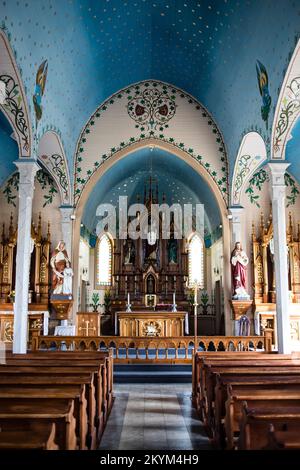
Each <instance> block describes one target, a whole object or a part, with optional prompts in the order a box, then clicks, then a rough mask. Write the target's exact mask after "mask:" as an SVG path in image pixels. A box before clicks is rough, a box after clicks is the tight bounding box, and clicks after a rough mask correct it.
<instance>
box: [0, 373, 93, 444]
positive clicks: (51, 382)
mask: <svg viewBox="0 0 300 470" xmlns="http://www.w3.org/2000/svg"><path fill="white" fill-rule="evenodd" d="M76 385H77V386H81V385H84V386H85V390H86V394H85V397H86V400H87V417H88V423H87V441H86V444H87V446H88V448H89V449H95V448H97V446H98V444H99V441H98V440H97V428H96V394H95V386H94V375H93V374H91V373H85V374H80V375H71V376H64V375H58V376H55V375H54V376H50V377H49V376H48V375H37V374H27V375H25V376H24V375H22V374H21V375H20V374H18V375H9V376H5V375H1V374H0V395H1V393H2V392H3V391H4V390H5V389H6V388H7V387H14V388H16V387H18V388H20V386H21V387H22V389H23V390H26V389H27V388H30V389H33V388H34V389H37V390H39V392H40V394H41V396H43V395H44V392H45V391H50V390H52V389H59V390H66V391H68V390H69V388H70V387H71V388H73V387H74V386H76Z"/></svg>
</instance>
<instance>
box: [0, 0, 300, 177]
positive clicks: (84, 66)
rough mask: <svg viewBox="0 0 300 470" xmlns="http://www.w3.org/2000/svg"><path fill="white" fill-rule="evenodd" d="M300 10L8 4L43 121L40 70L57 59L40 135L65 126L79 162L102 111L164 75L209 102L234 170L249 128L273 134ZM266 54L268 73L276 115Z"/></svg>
mask: <svg viewBox="0 0 300 470" xmlns="http://www.w3.org/2000/svg"><path fill="white" fill-rule="evenodd" d="M299 14H300V2H299V0H277V1H276V8H274V0H263V1H262V0H210V1H209V0H198V1H197V0H170V1H168V0H152V1H150V0H130V1H129V0H128V1H123V0H122V1H121V0H99V1H95V0H63V1H62V0H40V1H38V0H6V1H3V0H0V20H1V21H2V22H3V23H2V26H3V28H6V31H7V32H8V33H9V34H10V41H11V44H12V46H13V48H14V49H15V53H16V60H17V64H18V66H19V67H20V69H21V71H22V78H23V80H24V83H25V86H26V93H27V99H28V101H29V104H30V108H31V117H32V123H34V124H35V117H34V108H33V103H32V96H33V94H34V90H35V77H36V72H37V70H38V67H39V66H40V64H41V63H42V62H43V61H44V60H45V59H47V60H48V77H47V82H46V87H45V93H44V96H43V98H42V107H43V116H42V118H41V120H40V122H39V125H38V129H37V131H38V134H39V135H41V134H42V133H43V131H44V130H45V129H47V128H49V127H50V128H54V129H56V130H58V131H59V132H60V134H61V136H62V140H63V143H64V146H65V150H66V154H67V157H68V160H69V162H70V164H71V163H72V160H73V157H74V150H75V145H76V141H77V139H78V136H79V133H80V130H81V129H82V127H83V126H84V124H85V122H86V121H87V119H88V118H89V116H90V114H91V113H92V112H93V111H94V110H95V108H96V107H97V106H98V105H99V104H100V103H101V102H102V101H103V100H104V99H106V98H107V97H108V96H109V95H111V94H112V93H114V92H116V91H117V90H119V89H121V88H123V87H125V86H126V85H129V84H131V83H134V82H137V81H140V80H144V79H149V78H155V79H158V80H162V81H166V82H169V83H172V84H174V85H176V86H178V87H181V88H183V89H184V90H185V91H187V92H189V93H191V94H192V95H194V96H195V97H196V98H197V99H198V100H199V101H200V102H202V103H203V104H204V105H205V106H206V107H207V108H208V110H209V111H210V113H211V114H212V115H213V117H214V119H215V121H216V123H217V124H218V126H219V128H220V129H221V131H222V133H223V135H224V140H225V144H226V146H227V150H228V154H229V161H230V163H231V165H230V172H231V173H232V172H233V164H234V159H235V158H236V155H237V151H238V147H239V143H240V141H241V138H242V135H243V133H244V132H246V131H248V130H250V129H254V128H256V129H258V130H259V131H260V132H261V133H262V135H263V136H264V138H265V139H266V140H268V139H269V138H270V127H271V123H272V117H273V112H274V106H275V105H276V101H277V97H278V91H279V88H280V86H281V83H282V79H283V75H284V71H285V68H286V66H287V64H288V60H289V54H290V53H291V52H292V50H293V48H294V46H295V37H296V35H297V34H298V33H299V19H300V18H299ZM257 60H259V61H260V63H261V64H263V66H264V67H265V69H266V71H267V73H268V76H269V94H270V97H271V107H270V114H269V117H268V120H267V121H265V120H263V119H262V115H261V106H262V104H263V103H262V97H261V95H260V93H259V88H258V83H257V75H256V65H257ZM266 122H267V123H268V128H267V125H266Z"/></svg>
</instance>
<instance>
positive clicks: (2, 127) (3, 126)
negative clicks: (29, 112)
mask: <svg viewBox="0 0 300 470" xmlns="http://www.w3.org/2000/svg"><path fill="white" fill-rule="evenodd" d="M12 135H13V129H12V128H11V126H10V123H9V122H8V120H7V119H6V117H5V116H4V114H3V113H1V112H0V187H1V186H2V184H3V183H4V182H5V180H6V179H7V178H8V177H9V175H10V174H11V173H13V172H14V171H16V169H17V168H16V166H15V165H14V163H13V162H14V161H15V160H17V159H18V144H17V142H16V141H15V139H13V138H12Z"/></svg>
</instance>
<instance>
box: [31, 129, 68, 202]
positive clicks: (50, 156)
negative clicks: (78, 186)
mask: <svg viewBox="0 0 300 470" xmlns="http://www.w3.org/2000/svg"><path fill="white" fill-rule="evenodd" d="M38 159H39V161H40V162H41V163H42V165H43V166H45V167H46V168H47V170H48V171H49V173H50V174H51V176H52V177H53V179H54V180H55V182H56V184H57V186H58V188H59V191H60V196H61V201H62V204H63V205H70V204H71V202H72V187H71V183H70V174H69V168H68V164H67V159H66V155H65V151H64V148H63V145H62V142H61V139H60V137H59V135H58V134H57V133H56V132H54V131H52V130H50V131H47V132H45V133H44V134H43V136H42V137H41V139H40V141H39V146H38Z"/></svg>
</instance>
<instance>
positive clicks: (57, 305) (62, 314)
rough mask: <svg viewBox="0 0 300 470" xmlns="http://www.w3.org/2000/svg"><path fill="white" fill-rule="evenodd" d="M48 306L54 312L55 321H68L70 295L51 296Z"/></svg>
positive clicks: (70, 306) (70, 302)
mask: <svg viewBox="0 0 300 470" xmlns="http://www.w3.org/2000/svg"><path fill="white" fill-rule="evenodd" d="M50 305H51V306H52V307H53V310H54V312H55V316H54V319H55V320H69V317H70V312H71V308H72V305H73V297H72V295H52V296H51V298H50Z"/></svg>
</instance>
